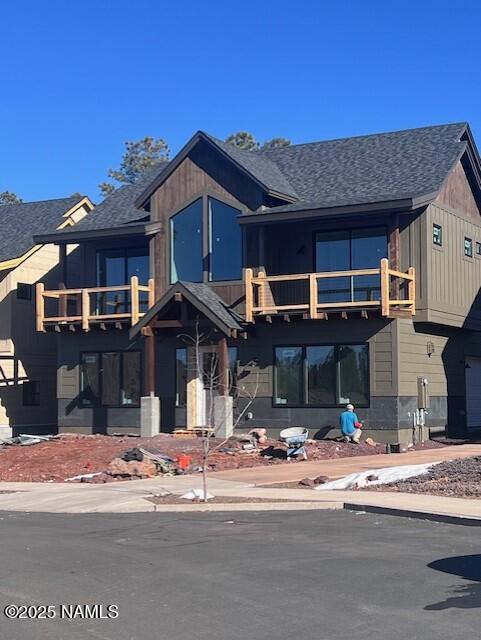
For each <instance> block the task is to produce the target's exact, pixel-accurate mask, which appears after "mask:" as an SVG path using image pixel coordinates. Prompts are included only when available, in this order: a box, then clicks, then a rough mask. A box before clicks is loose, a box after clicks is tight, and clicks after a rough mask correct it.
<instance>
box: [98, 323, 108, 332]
mask: <svg viewBox="0 0 481 640" xmlns="http://www.w3.org/2000/svg"><path fill="white" fill-rule="evenodd" d="M99 327H100V329H101V330H102V331H106V330H107V326H106V324H105V322H101V323H100V324H99Z"/></svg>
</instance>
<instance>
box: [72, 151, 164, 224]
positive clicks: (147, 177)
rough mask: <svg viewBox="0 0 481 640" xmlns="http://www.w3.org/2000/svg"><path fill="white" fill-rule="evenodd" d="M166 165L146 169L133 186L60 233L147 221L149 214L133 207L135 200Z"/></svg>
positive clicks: (108, 198) (111, 196) (118, 191)
mask: <svg viewBox="0 0 481 640" xmlns="http://www.w3.org/2000/svg"><path fill="white" fill-rule="evenodd" d="M167 165H168V162H162V163H159V164H158V165H156V166H155V167H152V168H151V169H148V170H147V171H146V172H145V173H144V174H143V176H142V177H141V178H140V179H139V180H138V182H136V183H135V184H128V185H124V186H123V187H119V188H118V189H116V190H115V191H114V192H113V193H111V194H110V195H109V196H107V197H106V198H105V200H102V202H101V203H100V204H98V205H97V206H96V207H95V209H94V210H93V211H92V213H90V214H89V215H88V216H86V217H85V218H83V219H82V220H80V222H78V223H77V224H76V225H75V226H74V227H70V228H69V229H65V230H62V233H78V232H79V231H88V230H94V229H110V228H111V227H118V226H121V225H124V224H131V223H133V222H139V221H141V220H143V221H145V220H147V221H148V220H149V213H148V212H147V211H144V210H143V209H138V208H137V207H136V206H135V204H134V203H135V200H136V199H137V197H138V196H139V194H140V193H142V191H143V190H144V189H145V187H146V186H147V185H148V184H150V183H151V182H152V181H153V180H154V178H155V177H156V176H157V175H159V173H161V172H162V171H163V170H164V169H165V168H166V167H167Z"/></svg>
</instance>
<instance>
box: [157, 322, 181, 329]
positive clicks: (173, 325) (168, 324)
mask: <svg viewBox="0 0 481 640" xmlns="http://www.w3.org/2000/svg"><path fill="white" fill-rule="evenodd" d="M150 326H151V327H153V328H155V329H178V328H179V327H184V326H185V325H184V324H183V323H182V322H181V321H180V320H156V321H155V322H153V323H152V324H151V325H150Z"/></svg>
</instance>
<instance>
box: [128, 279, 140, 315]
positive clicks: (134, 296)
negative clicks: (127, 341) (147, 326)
mask: <svg viewBox="0 0 481 640" xmlns="http://www.w3.org/2000/svg"><path fill="white" fill-rule="evenodd" d="M130 314H131V317H130V322H131V323H132V326H134V325H135V324H137V322H138V321H139V278H138V277H137V276H132V277H131V278H130Z"/></svg>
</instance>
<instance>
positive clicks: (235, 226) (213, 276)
mask: <svg viewBox="0 0 481 640" xmlns="http://www.w3.org/2000/svg"><path fill="white" fill-rule="evenodd" d="M238 215H239V211H238V210H237V209H234V208H233V207H230V206H229V205H228V204H225V203H224V202H220V201H219V200H214V198H209V253H210V280H213V281H216V280H217V281H219V280H239V279H240V278H241V270H242V236H241V228H240V225H239V223H238V221H237V216H238Z"/></svg>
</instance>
